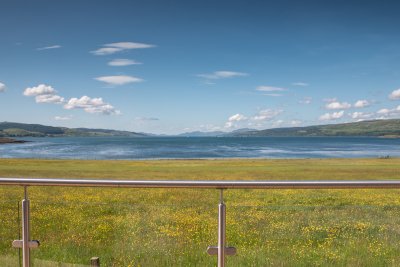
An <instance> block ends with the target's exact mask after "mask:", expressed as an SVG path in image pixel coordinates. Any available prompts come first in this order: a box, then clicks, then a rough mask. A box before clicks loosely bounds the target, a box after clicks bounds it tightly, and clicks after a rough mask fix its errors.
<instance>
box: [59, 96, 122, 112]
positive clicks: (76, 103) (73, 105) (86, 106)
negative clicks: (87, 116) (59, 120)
mask: <svg viewBox="0 0 400 267" xmlns="http://www.w3.org/2000/svg"><path fill="white" fill-rule="evenodd" d="M64 109H83V110H84V111H86V112H88V113H99V114H104V115H112V114H115V115H119V114H121V112H120V111H119V110H116V109H115V108H114V107H113V106H112V105H110V104H108V103H105V102H104V101H103V99H102V98H101V97H99V98H90V97H88V96H82V97H81V98H75V97H74V98H71V99H70V100H68V102H67V103H66V104H65V105H64Z"/></svg>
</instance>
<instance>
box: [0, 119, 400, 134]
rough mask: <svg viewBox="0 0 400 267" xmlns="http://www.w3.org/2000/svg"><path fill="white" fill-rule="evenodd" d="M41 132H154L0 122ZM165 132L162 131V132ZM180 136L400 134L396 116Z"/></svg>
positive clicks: (11, 130)
mask: <svg viewBox="0 0 400 267" xmlns="http://www.w3.org/2000/svg"><path fill="white" fill-rule="evenodd" d="M25 136H33V137H43V136H130V137H146V136H147V137H149V136H158V135H154V134H146V133H137V132H129V131H117V130H108V129H88V128H66V127H53V126H45V125H40V124H25V123H15V122H0V137H25ZM162 136H165V135H162ZM178 136H180V137H263V136H271V137H272V136H276V137H279V136H287V137H290V136H378V137H400V119H391V120H372V121H361V122H351V123H341V124H328V125H315V126H307V127H287V128H274V129H266V130H255V129H247V128H246V129H239V130H235V131H232V132H228V133H227V132H221V131H215V132H199V131H198V132H189V133H183V134H180V135H178Z"/></svg>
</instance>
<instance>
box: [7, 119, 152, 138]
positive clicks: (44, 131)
mask: <svg viewBox="0 0 400 267" xmlns="http://www.w3.org/2000/svg"><path fill="white" fill-rule="evenodd" d="M1 136H3V137H24V136H32V137H43V136H131V137H142V136H145V135H144V134H139V133H135V132H128V131H116V130H107V129H87V128H73V129H70V128H65V127H53V126H44V125H40V124H25V123H15V122H0V137H1Z"/></svg>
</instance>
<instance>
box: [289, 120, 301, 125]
mask: <svg viewBox="0 0 400 267" xmlns="http://www.w3.org/2000/svg"><path fill="white" fill-rule="evenodd" d="M302 123H303V122H302V121H300V120H292V121H291V122H290V125H292V126H299V125H300V124H302Z"/></svg>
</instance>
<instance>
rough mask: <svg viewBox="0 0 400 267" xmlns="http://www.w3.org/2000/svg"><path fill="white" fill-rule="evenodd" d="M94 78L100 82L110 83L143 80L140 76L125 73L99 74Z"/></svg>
mask: <svg viewBox="0 0 400 267" xmlns="http://www.w3.org/2000/svg"><path fill="white" fill-rule="evenodd" d="M94 79H95V80H97V81H100V82H105V83H108V84H110V85H124V84H128V83H137V82H142V81H143V80H142V79H140V78H137V77H133V76H127V75H117V76H101V77H97V78H94Z"/></svg>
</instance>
